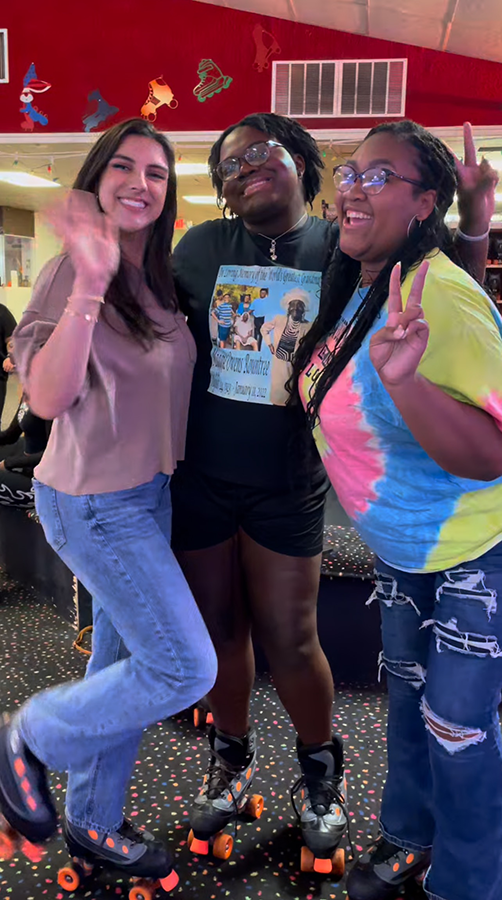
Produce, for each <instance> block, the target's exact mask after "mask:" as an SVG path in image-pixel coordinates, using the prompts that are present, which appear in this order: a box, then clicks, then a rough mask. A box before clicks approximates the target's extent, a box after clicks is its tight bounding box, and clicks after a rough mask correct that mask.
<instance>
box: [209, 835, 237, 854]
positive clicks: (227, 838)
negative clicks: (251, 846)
mask: <svg viewBox="0 0 502 900" xmlns="http://www.w3.org/2000/svg"><path fill="white" fill-rule="evenodd" d="M233 847H234V839H233V837H232V835H231V834H225V832H224V831H223V832H221V834H217V835H216V837H215V839H214V843H213V856H216V859H228V858H229V856H231V855H232V850H233Z"/></svg>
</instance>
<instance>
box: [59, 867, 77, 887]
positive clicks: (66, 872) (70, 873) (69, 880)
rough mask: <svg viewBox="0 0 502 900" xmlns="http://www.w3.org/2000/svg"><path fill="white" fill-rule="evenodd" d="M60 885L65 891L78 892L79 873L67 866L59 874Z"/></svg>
mask: <svg viewBox="0 0 502 900" xmlns="http://www.w3.org/2000/svg"><path fill="white" fill-rule="evenodd" d="M58 884H59V887H61V888H63V891H76V890H77V888H78V887H79V885H80V878H79V875H78V872H75V869H72V867H71V866H65V867H64V869H60V870H59V872H58Z"/></svg>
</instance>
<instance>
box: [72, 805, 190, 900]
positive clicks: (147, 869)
mask: <svg viewBox="0 0 502 900" xmlns="http://www.w3.org/2000/svg"><path fill="white" fill-rule="evenodd" d="M63 835H64V839H65V843H66V846H67V848H68V852H69V854H70V856H71V857H72V861H71V864H70V865H69V866H65V867H64V868H63V869H60V870H59V872H58V884H59V886H60V887H62V888H63V890H64V891H75V890H76V889H77V888H78V887H79V886H80V885H81V884H83V883H84V882H85V881H86V880H87V879H88V878H90V877H91V875H93V874H95V873H96V872H99V871H100V870H104V871H107V872H109V871H115V872H120V873H121V874H124V875H127V876H128V877H129V878H131V879H132V880H133V882H134V884H133V887H132V888H131V890H130V891H129V900H153V898H154V897H155V893H156V891H157V890H159V889H160V890H161V891H162V894H164V893H168V892H169V891H172V890H174V888H175V887H176V886H177V884H178V881H179V878H178V876H177V874H176V872H175V871H174V869H173V867H172V864H171V858H170V856H169V854H168V852H167V850H166V848H165V847H164V845H163V844H162V842H161V841H158V840H156V839H155V838H154V837H153V835H151V834H149V833H148V831H142V830H141V829H140V828H136V827H135V826H134V825H132V824H131V823H130V822H128V821H127V819H124V821H123V823H122V825H121V827H120V828H119V830H118V831H114V832H109V833H106V832H98V831H93V830H92V829H91V830H89V831H87V830H86V829H85V828H77V827H76V826H75V825H72V824H71V823H70V822H65V823H64V825H63Z"/></svg>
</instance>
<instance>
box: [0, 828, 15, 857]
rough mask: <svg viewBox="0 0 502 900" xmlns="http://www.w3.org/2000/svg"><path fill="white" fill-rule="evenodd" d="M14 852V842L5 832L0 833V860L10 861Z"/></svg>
mask: <svg viewBox="0 0 502 900" xmlns="http://www.w3.org/2000/svg"><path fill="white" fill-rule="evenodd" d="M15 851H16V842H15V840H14V839H13V838H11V837H10V836H9V835H8V834H5V832H3V831H0V859H12V857H13V856H14V853H15Z"/></svg>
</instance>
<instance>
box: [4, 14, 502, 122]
mask: <svg viewBox="0 0 502 900" xmlns="http://www.w3.org/2000/svg"><path fill="white" fill-rule="evenodd" d="M2 6H3V9H2V11H1V12H0V27H7V28H8V29H9V61H10V83H9V84H0V131H1V132H3V133H6V132H7V133H9V132H19V133H21V132H22V130H23V129H22V128H21V122H22V121H23V118H24V117H23V116H22V115H21V114H20V112H19V109H20V107H21V105H22V104H21V102H20V100H19V95H20V93H21V89H22V84H23V76H24V75H25V73H26V71H27V69H28V66H29V65H30V63H31V62H34V63H35V66H36V71H37V76H38V78H39V79H42V80H44V81H47V82H50V83H51V88H50V90H48V91H47V92H46V93H44V94H40V95H37V96H36V97H35V99H34V101H33V103H34V104H36V105H38V107H39V109H40V110H42V111H43V112H44V113H46V115H47V117H48V125H47V126H45V127H44V126H41V125H39V124H37V125H35V131H37V132H40V133H43V132H44V131H45V132H47V131H51V132H72V131H83V130H84V127H83V123H82V118H83V116H84V115H85V114H86V113H89V112H90V109H91V107H90V105H89V104H88V102H87V95H88V93H89V92H90V91H92V90H94V89H96V88H97V89H99V90H100V91H101V94H102V96H103V97H104V98H105V99H106V100H107V101H108V103H109V104H111V105H113V106H117V107H118V108H119V113H118V114H117V116H116V118H115V119H114V120H109V122H108V123H107V124H111V122H112V121H116V120H117V119H122V118H126V117H129V116H133V115H138V114H139V111H140V108H141V106H142V105H143V103H144V102H145V100H146V97H147V93H148V87H147V86H148V82H149V81H150V80H152V79H153V78H155V77H157V76H160V75H163V76H164V79H165V80H166V81H167V83H168V84H169V85H170V87H171V88H172V90H173V93H174V97H175V98H176V100H177V101H178V104H179V105H178V108H177V109H168V108H167V107H165V106H164V107H163V108H162V109H160V110H159V113H158V118H157V123H156V124H157V126H159V127H160V128H162V129H164V130H166V131H170V130H171V131H188V130H197V131H199V130H211V131H215V130H218V129H220V128H224V127H226V126H227V125H228V124H230V123H231V122H234V121H236V120H238V119H239V118H241V117H242V116H243V115H245V114H246V113H250V112H256V111H262V110H270V97H271V67H270V69H269V70H267V71H264V72H262V73H258V72H256V71H255V70H254V69H253V61H254V58H255V45H254V42H253V37H252V31H253V27H254V25H255V24H256V23H257V22H259V23H260V24H262V25H263V27H264V28H265V29H267V30H268V31H270V32H273V34H274V35H275V37H276V39H277V41H278V43H279V45H280V47H281V51H282V52H281V54H280V56H275V57H273V58H275V59H351V58H352V59H357V58H361V57H362V58H364V57H369V58H387V57H402V56H405V57H407V58H408V91H407V108H406V114H407V115H408V116H409V117H411V118H414V119H417V120H418V121H420V122H421V123H422V124H424V125H427V126H448V125H460V124H461V123H462V122H463V121H464V120H465V119H470V121H471V122H473V124H476V125H499V124H502V66H501V65H499V64H498V63H493V62H487V61H483V60H475V59H470V58H468V57H462V56H454V55H452V54H447V53H439V52H436V51H433V50H425V49H421V48H417V47H411V46H408V45H405V44H396V43H391V42H388V41H380V40H373V39H371V38H364V37H360V36H357V35H351V34H345V33H343V32H338V31H331V30H328V29H323V28H316V27H313V26H308V25H299V24H295V23H291V22H286V21H283V20H281V19H273V18H267V17H264V16H256V15H254V14H252V13H245V12H238V11H235V10H230V9H225V8H223V7H219V6H211V5H208V4H205V3H196V2H193V0H144V2H143V3H139V2H138V0H101V2H99V3H98V2H97V0H87V2H86V3H75V2H68V0H52V2H51V3H50V4H42V5H41V6H38V5H37V4H31V5H28V6H27V5H26V4H25V3H22V2H21V0H11V2H9V3H7V2H5V3H4V4H2ZM202 58H211V59H213V60H214V61H215V62H216V63H217V64H218V65H219V66H220V68H221V70H222V71H223V73H224V74H225V75H230V76H232V78H233V82H232V84H231V85H230V87H229V88H228V90H223V91H222V92H221V93H220V94H218V95H215V96H214V97H212V98H211V99H209V100H207V101H206V102H205V103H199V102H198V101H197V99H196V97H194V95H193V88H194V87H195V85H196V84H197V83H198V81H199V79H198V77H197V66H198V63H199V61H200V60H201V59H202ZM302 122H303V123H304V124H306V125H307V126H308V127H311V128H329V127H335V128H340V127H347V128H363V127H367V126H371V125H372V124H374V120H372V119H333V118H331V119H311V120H302ZM102 127H103V126H102ZM104 127H106V126H104Z"/></svg>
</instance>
